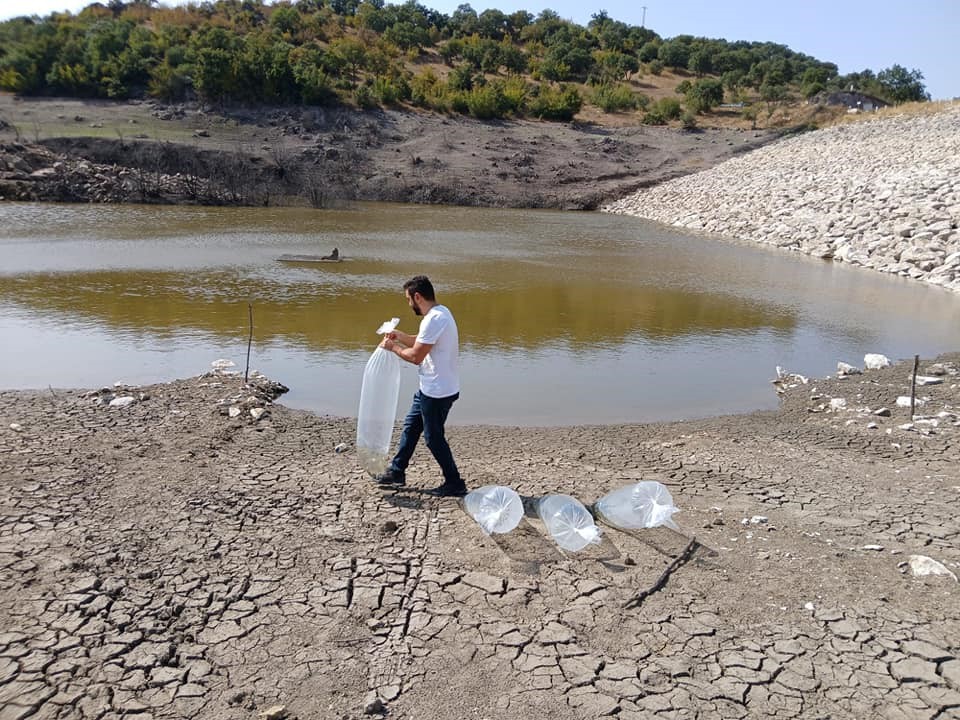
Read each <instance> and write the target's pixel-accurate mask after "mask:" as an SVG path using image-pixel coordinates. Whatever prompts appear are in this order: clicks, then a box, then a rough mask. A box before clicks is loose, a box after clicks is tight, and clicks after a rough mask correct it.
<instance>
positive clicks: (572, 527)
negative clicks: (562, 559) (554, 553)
mask: <svg viewBox="0 0 960 720" xmlns="http://www.w3.org/2000/svg"><path fill="white" fill-rule="evenodd" d="M537 514H538V515H539V516H540V519H541V520H542V521H543V524H544V525H546V526H547V532H549V533H550V535H551V536H552V537H553V539H554V541H556V543H557V545H559V546H560V547H562V548H563V549H564V550H569V551H570V552H577V551H578V550H583V549H584V548H585V547H586V546H587V545H590V544H591V543H593V544H599V543H600V528H598V527H597V525H596V523H594V522H593V516H592V515H591V514H590V511H589V510H587V508H585V507H584V506H583V503H581V502H580V501H579V500H577V499H576V498H572V497H570V496H569V495H547V496H545V497H542V498H540V502H539V503H538V504H537Z"/></svg>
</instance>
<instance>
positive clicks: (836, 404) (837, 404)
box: [830, 398, 847, 411]
mask: <svg viewBox="0 0 960 720" xmlns="http://www.w3.org/2000/svg"><path fill="white" fill-rule="evenodd" d="M845 407H847V401H846V400H844V399H843V398H831V399H830V409H831V410H834V411H836V410H843V409H844V408H845Z"/></svg>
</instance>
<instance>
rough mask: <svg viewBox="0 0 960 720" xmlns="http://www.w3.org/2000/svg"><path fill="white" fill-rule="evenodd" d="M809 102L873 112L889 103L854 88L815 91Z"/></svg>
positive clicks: (855, 110)
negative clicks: (835, 90)
mask: <svg viewBox="0 0 960 720" xmlns="http://www.w3.org/2000/svg"><path fill="white" fill-rule="evenodd" d="M810 103H812V104H814V105H842V106H844V107H845V108H847V110H848V111H853V112H873V111H874V110H879V109H880V108H885V107H887V106H889V105H890V103H888V102H885V101H883V100H881V99H880V98H876V97H873V95H867V94H866V93H862V92H857V91H856V90H841V91H838V92H822V93H817V94H816V95H814V96H813V97H812V98H810Z"/></svg>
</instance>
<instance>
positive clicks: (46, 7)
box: [0, 0, 960, 100]
mask: <svg viewBox="0 0 960 720" xmlns="http://www.w3.org/2000/svg"><path fill="white" fill-rule="evenodd" d="M401 1H402V0H388V2H389V3H390V4H400V2H401ZM180 2H181V0H161V4H165V5H170V4H180ZM418 2H419V3H420V4H421V5H424V6H426V7H430V8H433V9H435V10H439V11H440V12H443V13H445V14H447V15H450V14H451V13H453V11H454V10H456V9H457V6H458V5H460V4H461V2H462V0H418ZM87 4H88V2H86V1H85V0H0V20H4V19H7V18H10V17H15V16H17V15H23V14H24V13H25V12H27V13H33V14H38V15H46V14H48V13H50V12H54V11H63V10H69V11H71V12H77V11H78V10H81V9H82V8H83V7H85V6H86V5H87ZM469 4H470V6H471V7H472V8H473V9H474V10H476V11H477V12H478V13H479V12H482V11H483V10H486V9H488V8H494V9H497V10H501V11H502V12H505V13H508V14H509V13H512V12H514V11H516V10H527V11H528V12H531V13H533V14H534V15H537V14H538V13H539V12H541V11H542V10H545V9H550V10H554V11H555V12H557V13H558V14H559V15H560V17H562V18H565V19H567V20H572V21H573V22H576V23H578V24H580V25H586V24H587V23H588V22H590V17H591V16H592V15H594V14H595V13H598V12H600V11H601V10H604V11H606V13H607V15H608V16H609V17H610V18H612V19H614V20H620V21H622V22H625V23H627V24H628V25H643V26H645V27H648V28H650V29H651V30H653V31H655V32H656V33H657V34H659V35H660V36H661V37H663V38H670V37H673V36H675V35H695V36H704V37H710V38H722V39H724V40H729V41H734V40H756V41H770V42H775V43H779V44H781V45H786V46H787V47H789V48H790V49H791V50H794V51H796V52H800V53H804V54H806V55H811V56H813V57H815V58H817V59H818V60H823V61H827V62H833V63H836V64H837V66H838V67H839V69H840V73H841V74H847V73H850V72H857V71H860V70H864V69H867V68H869V69H871V70H873V71H874V72H879V71H880V70H883V69H885V68H888V67H891V66H892V65H894V64H898V65H902V66H903V67H905V68H907V69H908V70H919V71H920V72H921V73H923V78H924V84H925V85H926V87H927V91H928V92H929V93H930V95H931V96H932V97H933V99H934V100H948V99H951V98H960V48H958V47H957V45H958V40H957V35H958V31H960V0H912V2H903V0H898V1H897V2H894V0H795V1H794V2H787V3H781V2H779V0H723V1H722V2H721V1H720V0H593V2H591V3H589V4H588V3H583V2H579V1H578V0H529V1H527V2H524V0H502V1H490V0H475V1H474V2H470V3H469ZM644 5H645V6H646V10H644V9H643V8H644Z"/></svg>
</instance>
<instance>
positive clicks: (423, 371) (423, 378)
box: [417, 305, 460, 398]
mask: <svg viewBox="0 0 960 720" xmlns="http://www.w3.org/2000/svg"><path fill="white" fill-rule="evenodd" d="M417 340H419V341H420V342H422V343H425V344H427V345H433V347H432V348H430V352H429V353H428V354H427V356H426V357H425V358H424V359H423V362H422V363H420V369H419V374H420V392H422V393H423V394H424V395H427V396H429V397H432V398H445V397H449V396H451V395H456V394H457V393H458V392H460V371H459V369H458V367H457V361H458V359H459V356H460V334H459V333H458V332H457V322H456V321H455V320H454V319H453V314H452V313H451V312H450V311H449V310H447V308H446V307H444V306H443V305H434V306H433V307H432V308H430V309H429V310H428V311H427V314H426V315H424V316H423V319H422V320H421V321H420V332H418V333H417Z"/></svg>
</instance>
